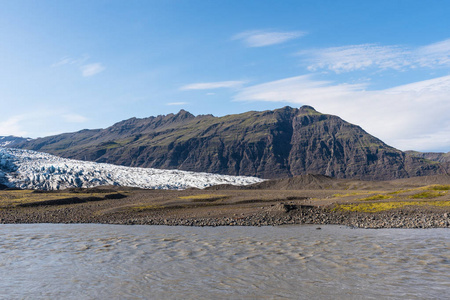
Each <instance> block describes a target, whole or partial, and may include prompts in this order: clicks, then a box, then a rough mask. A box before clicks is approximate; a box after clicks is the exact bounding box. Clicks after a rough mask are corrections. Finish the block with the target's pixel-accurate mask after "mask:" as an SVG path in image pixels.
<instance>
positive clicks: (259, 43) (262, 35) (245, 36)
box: [232, 30, 306, 47]
mask: <svg viewBox="0 0 450 300" xmlns="http://www.w3.org/2000/svg"><path fill="white" fill-rule="evenodd" d="M305 34H306V33H305V32H303V31H284V32H282V31H263V30H252V31H244V32H241V33H238V34H236V35H234V36H233V37H232V39H233V40H241V41H242V42H243V43H244V44H245V45H246V46H247V47H264V46H270V45H275V44H281V43H284V42H287V41H289V40H293V39H296V38H299V37H301V36H304V35H305Z"/></svg>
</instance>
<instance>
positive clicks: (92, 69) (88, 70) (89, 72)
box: [80, 63, 105, 77]
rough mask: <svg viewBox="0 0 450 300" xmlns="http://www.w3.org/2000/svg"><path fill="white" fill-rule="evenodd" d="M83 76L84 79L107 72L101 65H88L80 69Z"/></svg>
mask: <svg viewBox="0 0 450 300" xmlns="http://www.w3.org/2000/svg"><path fill="white" fill-rule="evenodd" d="M80 70H81V74H82V75H83V76H84V77H90V76H94V75H96V74H98V73H100V72H103V71H104V70H105V67H104V66H103V65H102V64H101V63H94V64H88V65H84V66H81V67H80Z"/></svg>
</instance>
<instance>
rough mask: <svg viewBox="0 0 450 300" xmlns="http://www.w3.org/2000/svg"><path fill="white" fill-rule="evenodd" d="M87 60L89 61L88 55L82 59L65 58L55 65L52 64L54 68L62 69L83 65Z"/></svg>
mask: <svg viewBox="0 0 450 300" xmlns="http://www.w3.org/2000/svg"><path fill="white" fill-rule="evenodd" d="M87 60H89V56H88V55H84V56H82V57H80V58H73V57H69V56H65V57H63V58H61V59H60V60H58V61H57V62H55V63H54V64H52V68H57V67H61V66H64V65H82V64H84V63H85V62H86V61H87Z"/></svg>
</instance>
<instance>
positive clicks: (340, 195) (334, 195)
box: [333, 191, 373, 198]
mask: <svg viewBox="0 0 450 300" xmlns="http://www.w3.org/2000/svg"><path fill="white" fill-rule="evenodd" d="M372 193H373V192H368V191H364V192H352V193H346V194H333V197H335V198H341V197H350V196H360V195H367V194H372Z"/></svg>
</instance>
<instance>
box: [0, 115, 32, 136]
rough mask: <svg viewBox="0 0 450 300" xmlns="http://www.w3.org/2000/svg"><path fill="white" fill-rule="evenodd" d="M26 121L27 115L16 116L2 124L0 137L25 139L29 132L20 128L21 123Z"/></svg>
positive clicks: (0, 125)
mask: <svg viewBox="0 0 450 300" xmlns="http://www.w3.org/2000/svg"><path fill="white" fill-rule="evenodd" d="M25 119H26V116H25V115H16V116H12V117H10V118H8V119H7V120H5V121H2V122H0V135H14V136H23V137H25V136H26V135H27V132H26V131H25V130H23V129H22V128H21V126H20V123H21V122H22V121H23V120H25Z"/></svg>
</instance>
